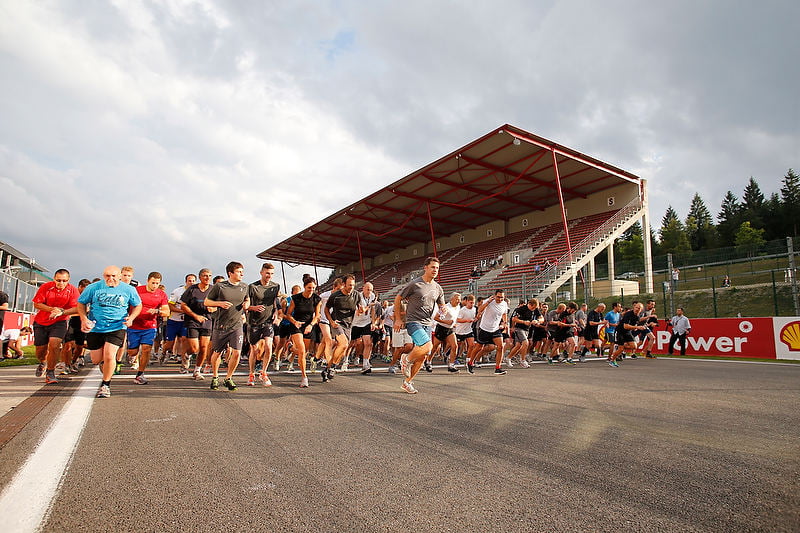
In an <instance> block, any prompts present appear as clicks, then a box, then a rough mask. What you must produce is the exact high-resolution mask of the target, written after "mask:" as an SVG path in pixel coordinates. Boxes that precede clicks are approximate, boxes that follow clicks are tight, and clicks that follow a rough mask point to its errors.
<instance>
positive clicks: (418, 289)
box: [400, 277, 444, 327]
mask: <svg viewBox="0 0 800 533" xmlns="http://www.w3.org/2000/svg"><path fill="white" fill-rule="evenodd" d="M400 297H401V298H403V299H404V300H406V302H408V304H407V306H406V324H408V323H409V322H417V323H418V324H422V325H423V326H428V327H430V326H432V325H433V318H432V317H433V311H434V309H436V307H437V306H440V305H444V291H443V290H442V287H441V285H439V284H438V283H436V282H435V281H433V280H431V281H430V282H426V281H425V280H424V279H422V278H421V277H419V278H416V279H413V280H411V281H410V282H409V283H408V285H406V286H405V287H403V290H402V291H400Z"/></svg>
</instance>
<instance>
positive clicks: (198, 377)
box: [192, 370, 206, 381]
mask: <svg viewBox="0 0 800 533" xmlns="http://www.w3.org/2000/svg"><path fill="white" fill-rule="evenodd" d="M192 379H193V380H195V381H203V380H204V379H206V378H204V377H203V374H201V373H200V371H199V370H195V371H194V373H193V374H192Z"/></svg>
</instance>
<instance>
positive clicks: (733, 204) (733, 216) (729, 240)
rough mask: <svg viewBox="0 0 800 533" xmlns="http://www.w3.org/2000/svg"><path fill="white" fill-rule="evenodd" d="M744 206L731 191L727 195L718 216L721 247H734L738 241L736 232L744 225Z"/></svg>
mask: <svg viewBox="0 0 800 533" xmlns="http://www.w3.org/2000/svg"><path fill="white" fill-rule="evenodd" d="M742 211H743V209H742V204H740V203H739V199H738V198H736V195H734V194H733V193H732V192H731V191H728V192H726V193H725V197H724V198H723V199H722V206H721V210H720V212H719V214H718V215H717V232H718V233H719V241H720V242H719V244H720V246H733V245H734V244H735V240H736V231H737V230H738V229H739V226H740V225H741V224H742V219H743V212H742Z"/></svg>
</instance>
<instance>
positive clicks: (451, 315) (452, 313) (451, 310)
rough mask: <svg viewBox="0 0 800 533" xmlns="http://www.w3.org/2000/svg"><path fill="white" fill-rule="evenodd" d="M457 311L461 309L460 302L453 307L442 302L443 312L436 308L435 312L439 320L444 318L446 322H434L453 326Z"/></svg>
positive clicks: (449, 326) (447, 326) (448, 326)
mask: <svg viewBox="0 0 800 533" xmlns="http://www.w3.org/2000/svg"><path fill="white" fill-rule="evenodd" d="M459 311H461V305H460V304H456V305H455V307H453V306H452V305H450V304H449V303H446V304H444V313H442V312H441V311H438V310H437V314H438V316H439V320H444V321H445V322H447V323H446V324H442V323H441V322H436V323H437V324H441V325H442V326H444V327H446V328H453V327H454V326H455V324H456V319H457V318H458V312H459Z"/></svg>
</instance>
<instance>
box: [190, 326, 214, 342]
mask: <svg viewBox="0 0 800 533" xmlns="http://www.w3.org/2000/svg"><path fill="white" fill-rule="evenodd" d="M210 336H211V328H200V327H197V326H187V328H186V338H187V339H199V338H200V337H210Z"/></svg>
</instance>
